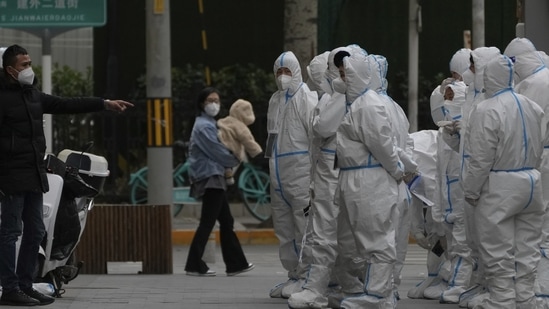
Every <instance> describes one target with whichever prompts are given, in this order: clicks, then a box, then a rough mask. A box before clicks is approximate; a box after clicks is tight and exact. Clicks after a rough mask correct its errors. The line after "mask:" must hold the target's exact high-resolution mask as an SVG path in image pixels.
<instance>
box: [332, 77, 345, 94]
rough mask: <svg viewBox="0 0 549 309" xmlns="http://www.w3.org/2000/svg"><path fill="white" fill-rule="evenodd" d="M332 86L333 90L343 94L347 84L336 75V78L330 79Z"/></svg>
mask: <svg viewBox="0 0 549 309" xmlns="http://www.w3.org/2000/svg"><path fill="white" fill-rule="evenodd" d="M332 86H333V87H334V91H335V92H339V93H342V94H345V92H346V91H347V85H346V84H345V82H344V81H343V80H342V79H341V77H338V78H336V79H334V80H333V81H332Z"/></svg>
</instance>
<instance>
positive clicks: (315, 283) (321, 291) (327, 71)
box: [288, 44, 367, 308]
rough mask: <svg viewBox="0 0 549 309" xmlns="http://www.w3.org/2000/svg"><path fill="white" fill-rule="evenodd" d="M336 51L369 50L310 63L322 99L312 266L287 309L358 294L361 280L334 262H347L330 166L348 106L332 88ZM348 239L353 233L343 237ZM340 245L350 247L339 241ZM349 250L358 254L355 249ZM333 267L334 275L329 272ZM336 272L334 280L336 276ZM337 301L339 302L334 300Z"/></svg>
mask: <svg viewBox="0 0 549 309" xmlns="http://www.w3.org/2000/svg"><path fill="white" fill-rule="evenodd" d="M338 52H346V53H347V55H350V54H351V53H352V52H360V53H363V54H367V53H366V51H365V50H364V49H362V48H360V47H359V46H358V45H356V44H353V45H349V46H346V47H339V48H336V49H334V50H332V51H331V52H327V53H323V54H321V55H318V56H316V57H315V58H314V59H313V60H312V61H311V63H310V65H309V66H308V68H307V69H308V72H309V78H310V80H309V82H310V83H312V84H313V85H315V86H314V87H315V88H318V89H320V90H319V93H320V94H321V97H320V100H319V102H318V104H317V106H316V108H315V111H314V114H313V118H312V128H313V138H312V139H311V150H310V151H311V161H312V162H311V164H312V168H313V170H312V177H311V178H312V196H311V201H312V202H311V216H312V224H311V231H310V233H308V237H309V236H310V239H308V241H307V244H310V245H311V247H312V254H311V262H312V264H311V266H310V268H309V272H308V274H307V280H306V282H305V284H304V285H303V291H301V292H298V293H294V294H292V295H291V296H290V298H289V299H288V306H289V307H290V308H324V307H326V306H327V305H328V298H327V297H326V294H327V293H329V290H328V288H329V287H332V288H335V289H339V288H341V289H343V290H345V291H347V292H348V293H360V292H361V291H362V287H361V286H362V283H361V282H360V281H359V280H358V278H357V277H356V276H353V275H352V274H349V273H348V272H345V271H339V270H338V268H337V266H336V265H337V264H336V261H337V263H338V264H339V263H346V262H347V261H344V259H342V258H341V257H339V259H338V249H337V247H338V239H337V238H338V234H339V233H338V227H339V225H338V223H337V220H339V219H338V218H339V216H338V215H339V207H337V206H336V205H335V204H334V194H335V190H336V187H337V181H338V174H339V170H338V169H337V168H334V157H335V151H336V140H335V133H336V130H337V128H338V126H339V124H340V123H341V121H342V119H343V117H344V115H345V112H346V109H347V106H346V104H345V95H344V94H343V93H339V92H336V91H334V89H333V86H332V81H334V80H335V79H337V78H338V77H339V70H338V68H337V67H336V66H335V64H334V57H335V55H336V54H337V53H338ZM349 239H350V240H352V237H349V238H347V240H349ZM339 245H342V246H354V243H353V242H350V243H349V244H344V243H342V242H340V243H339ZM351 252H354V253H353V254H351V255H352V256H355V257H356V256H357V254H356V251H351ZM334 269H335V273H333V270H334ZM334 276H335V277H336V278H334ZM338 305H339V303H338Z"/></svg>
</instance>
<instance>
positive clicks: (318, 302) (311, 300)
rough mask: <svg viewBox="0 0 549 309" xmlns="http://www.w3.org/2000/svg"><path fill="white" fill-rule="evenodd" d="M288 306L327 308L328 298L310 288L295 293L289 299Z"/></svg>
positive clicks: (294, 308) (295, 308)
mask: <svg viewBox="0 0 549 309" xmlns="http://www.w3.org/2000/svg"><path fill="white" fill-rule="evenodd" d="M288 307H290V308H291V309H307V308H315V309H317V308H318V309H321V308H327V307H328V298H327V297H324V296H322V295H320V294H318V293H316V292H313V291H311V290H308V289H303V291H301V292H297V293H294V294H292V295H291V296H290V298H289V299H288Z"/></svg>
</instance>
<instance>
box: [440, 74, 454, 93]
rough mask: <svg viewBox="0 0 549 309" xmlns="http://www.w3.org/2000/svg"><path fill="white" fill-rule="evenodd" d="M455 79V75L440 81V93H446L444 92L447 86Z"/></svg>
mask: <svg viewBox="0 0 549 309" xmlns="http://www.w3.org/2000/svg"><path fill="white" fill-rule="evenodd" d="M454 81H455V79H454V78H453V77H448V78H445V79H444V80H443V81H442V83H440V88H439V91H440V94H442V95H444V92H445V91H446V86H448V85H450V84H451V83H453V82H454Z"/></svg>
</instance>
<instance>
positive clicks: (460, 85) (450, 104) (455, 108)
mask: <svg viewBox="0 0 549 309" xmlns="http://www.w3.org/2000/svg"><path fill="white" fill-rule="evenodd" d="M446 87H448V88H451V89H452V91H453V92H454V98H453V99H452V101H448V100H444V109H445V111H446V120H459V119H460V118H461V112H462V111H461V107H462V105H463V103H465V94H466V92H467V86H466V85H465V83H464V82H461V81H454V82H453V83H451V84H448V86H446Z"/></svg>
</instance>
